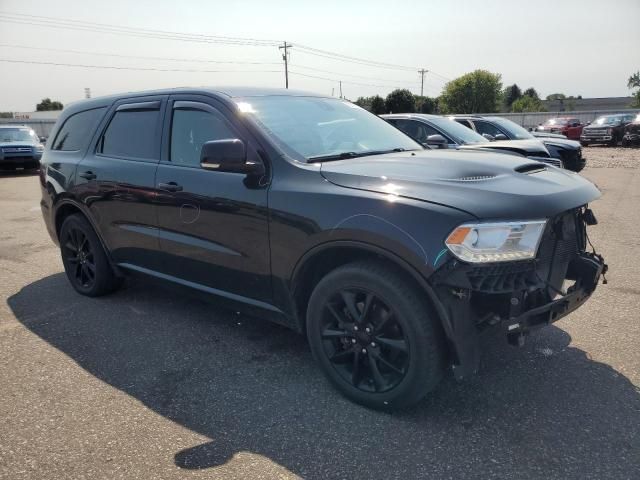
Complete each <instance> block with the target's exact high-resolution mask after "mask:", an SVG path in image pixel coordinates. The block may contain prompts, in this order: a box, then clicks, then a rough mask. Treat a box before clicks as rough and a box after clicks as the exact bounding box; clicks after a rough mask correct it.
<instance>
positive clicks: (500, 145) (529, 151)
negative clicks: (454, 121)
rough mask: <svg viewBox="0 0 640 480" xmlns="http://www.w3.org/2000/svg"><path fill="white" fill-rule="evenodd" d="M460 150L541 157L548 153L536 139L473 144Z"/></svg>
mask: <svg viewBox="0 0 640 480" xmlns="http://www.w3.org/2000/svg"><path fill="white" fill-rule="evenodd" d="M460 148H461V149H473V150H478V149H483V150H486V149H489V150H501V151H506V152H512V153H517V154H520V155H524V156H525V157H527V156H541V157H548V156H549V152H548V151H547V149H546V147H545V146H544V145H543V144H542V143H541V142H540V141H539V140H536V139H530V140H496V141H495V142H487V143H474V144H469V145H461V146H460Z"/></svg>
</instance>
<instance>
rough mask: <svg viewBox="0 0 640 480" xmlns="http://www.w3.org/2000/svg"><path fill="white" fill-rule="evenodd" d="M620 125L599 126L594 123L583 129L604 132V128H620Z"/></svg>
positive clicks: (602, 124)
mask: <svg viewBox="0 0 640 480" xmlns="http://www.w3.org/2000/svg"><path fill="white" fill-rule="evenodd" d="M619 126H620V125H608V124H604V123H601V124H597V123H592V124H590V125H587V126H586V127H584V128H583V130H602V129H603V128H615V127H619Z"/></svg>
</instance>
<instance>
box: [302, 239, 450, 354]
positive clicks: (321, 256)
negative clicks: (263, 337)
mask: <svg viewBox="0 0 640 480" xmlns="http://www.w3.org/2000/svg"><path fill="white" fill-rule="evenodd" d="M364 259H371V260H373V261H377V262H381V263H384V264H386V265H388V266H390V267H391V268H393V269H394V270H396V271H398V272H399V273H400V274H402V275H403V276H404V277H405V278H407V279H408V280H409V281H410V282H411V283H412V284H413V285H414V286H416V287H417V288H419V289H421V290H422V291H424V292H426V294H427V297H428V299H429V303H430V305H431V307H432V308H433V311H434V313H435V315H436V316H437V317H438V321H439V323H440V325H441V326H442V329H443V331H444V334H445V337H446V343H447V346H448V350H449V353H452V354H453V355H454V356H456V358H457V349H456V346H455V345H454V344H453V343H452V339H453V335H452V327H451V322H450V320H449V317H448V315H447V312H446V310H445V308H444V306H443V305H442V303H441V302H440V300H439V299H438V297H437V295H436V293H435V291H434V289H433V287H432V286H431V285H430V284H429V282H428V280H427V279H426V278H425V277H424V276H423V275H422V274H421V273H420V271H419V270H418V269H417V268H416V267H414V266H413V265H411V264H410V263H409V262H407V261H406V260H404V259H403V258H401V257H400V256H398V255H397V254H395V253H394V252H391V251H389V250H387V249H384V248H382V247H379V246H377V245H373V244H369V243H366V242H360V241H334V242H327V243H323V244H321V245H318V246H316V247H314V248H312V249H311V250H309V251H308V252H307V253H305V254H304V255H303V257H302V258H301V259H300V260H299V261H298V263H297V264H296V266H295V268H294V270H293V274H292V276H291V292H292V297H293V302H294V307H295V309H296V317H297V319H298V325H297V327H298V329H299V330H300V331H301V332H304V331H305V326H306V313H307V311H306V308H307V305H308V301H309V298H310V296H311V293H312V292H313V289H314V288H315V286H316V285H317V283H318V282H319V281H320V280H321V279H322V278H323V277H324V276H325V275H327V274H328V273H329V272H331V271H332V270H334V269H336V268H338V267H340V266H342V265H346V264H348V263H352V262H354V261H358V260H364Z"/></svg>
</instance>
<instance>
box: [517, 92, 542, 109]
mask: <svg viewBox="0 0 640 480" xmlns="http://www.w3.org/2000/svg"><path fill="white" fill-rule="evenodd" d="M511 111H512V112H546V111H547V109H546V108H544V105H543V104H542V101H541V100H540V99H539V98H533V97H530V96H529V95H523V96H522V97H520V98H519V99H517V100H516V101H515V102H513V104H512V105H511Z"/></svg>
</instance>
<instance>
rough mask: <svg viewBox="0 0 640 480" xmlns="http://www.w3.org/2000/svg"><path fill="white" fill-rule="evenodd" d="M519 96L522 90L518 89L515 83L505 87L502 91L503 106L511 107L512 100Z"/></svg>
mask: <svg viewBox="0 0 640 480" xmlns="http://www.w3.org/2000/svg"><path fill="white" fill-rule="evenodd" d="M521 96H522V91H521V90H520V87H518V85H516V84H515V83H514V84H513V85H509V86H508V87H507V88H505V89H504V92H502V98H503V100H504V106H505V107H507V110H508V109H509V108H511V105H512V104H513V102H515V101H516V100H517V99H519V98H520V97H521Z"/></svg>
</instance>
